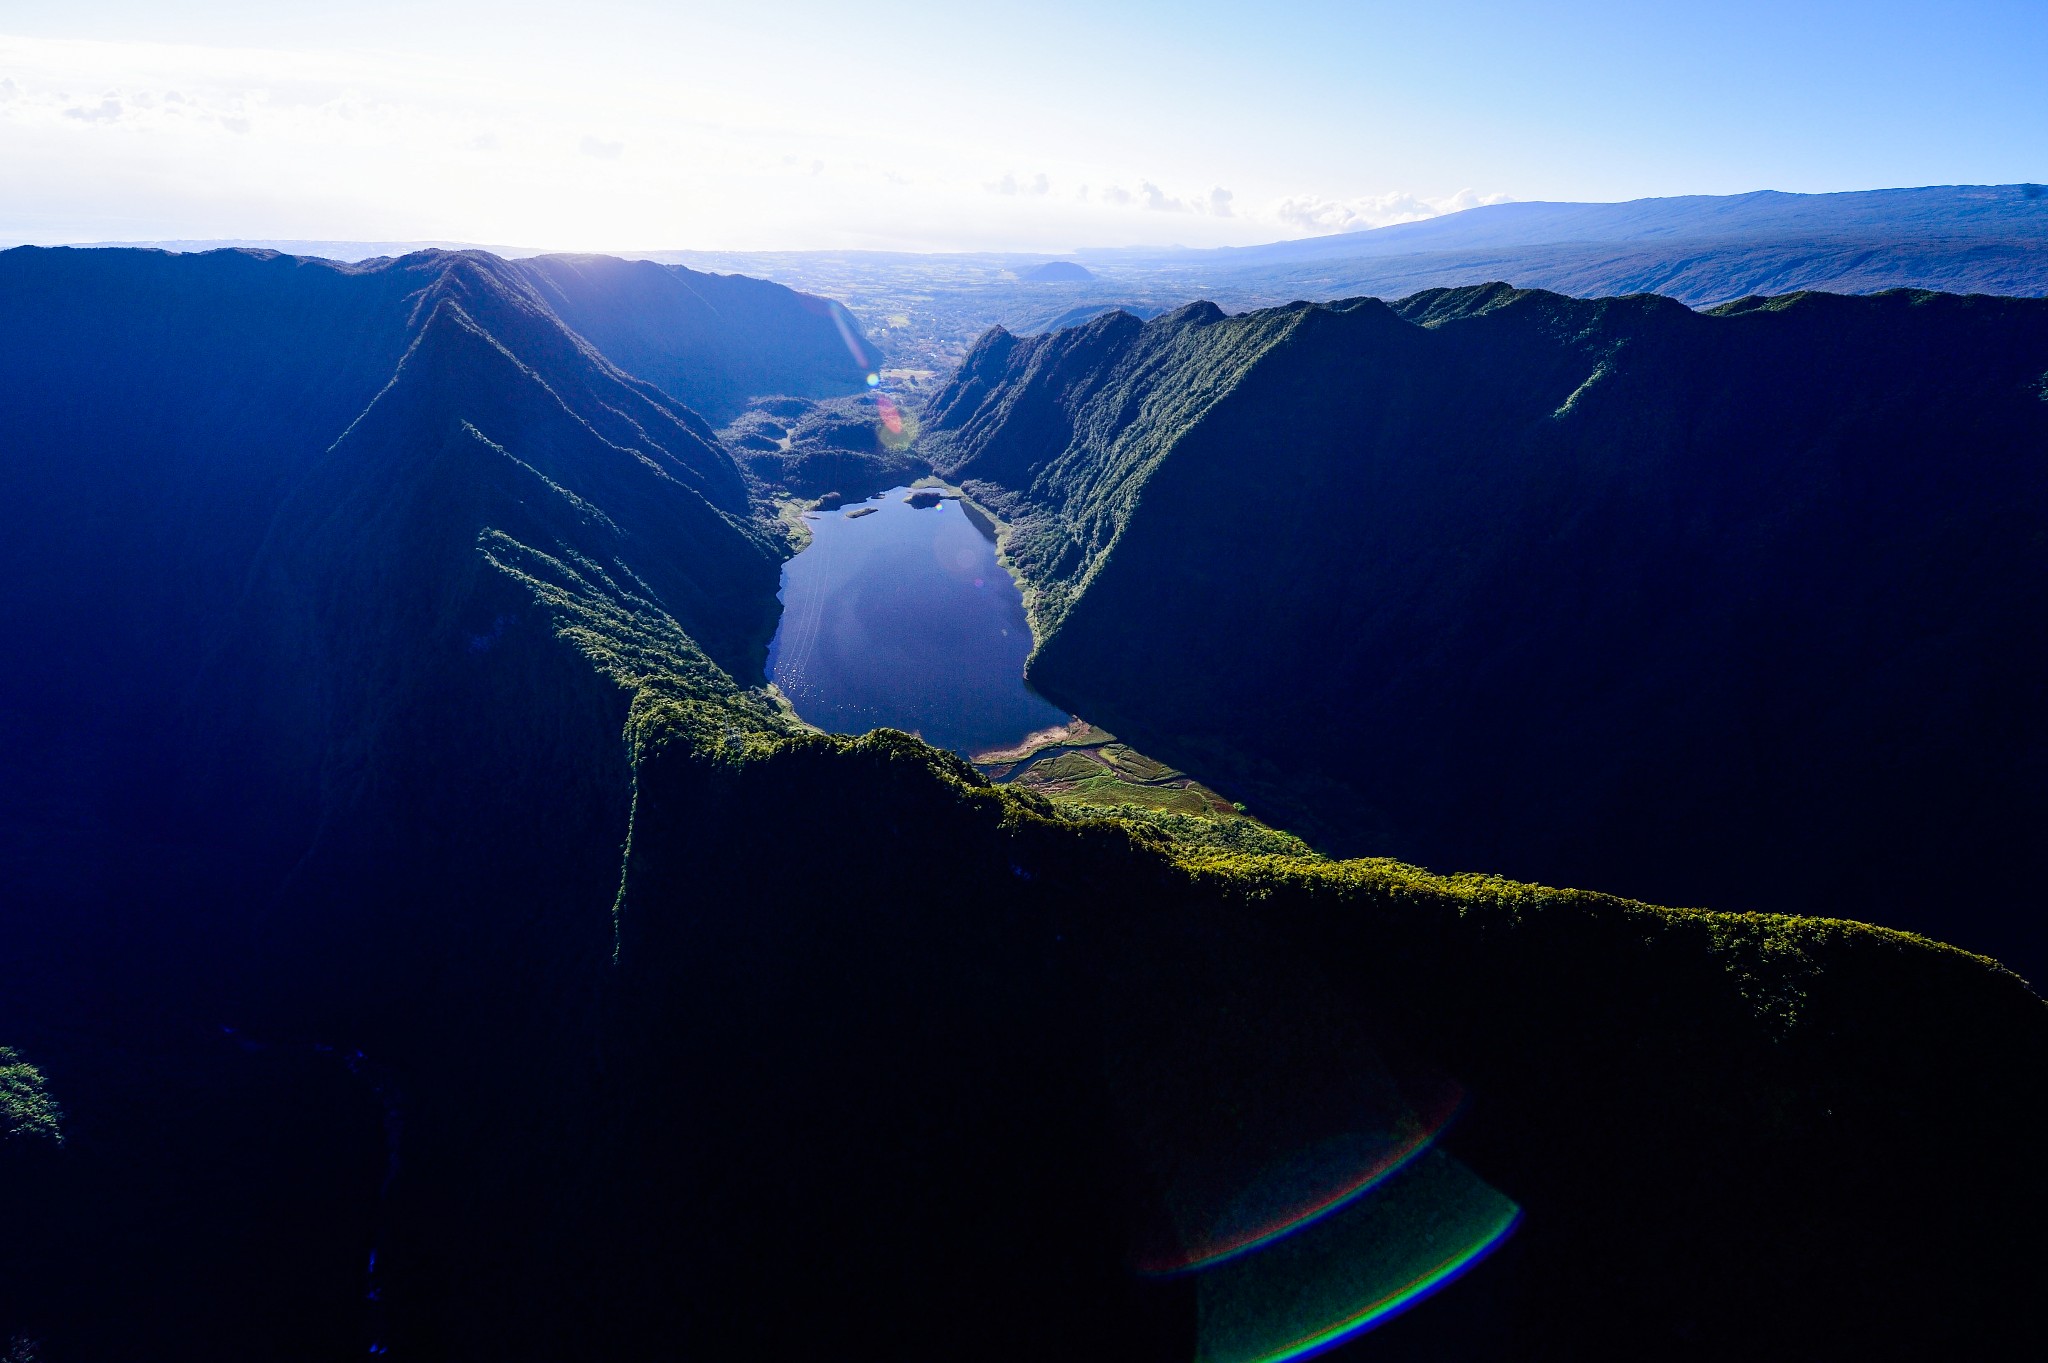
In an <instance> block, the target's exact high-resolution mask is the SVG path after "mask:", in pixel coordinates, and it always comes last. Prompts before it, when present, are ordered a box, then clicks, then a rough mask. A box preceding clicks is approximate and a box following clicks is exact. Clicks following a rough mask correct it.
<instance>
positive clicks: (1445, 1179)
mask: <svg viewBox="0 0 2048 1363" xmlns="http://www.w3.org/2000/svg"><path fill="white" fill-rule="evenodd" d="M1521 1215H1522V1214H1521V1209H1520V1208H1519V1207H1517V1206H1516V1205H1515V1204H1514V1203H1513V1202H1511V1201H1509V1200H1508V1199H1507V1198H1506V1197H1503V1196H1502V1195H1501V1194H1500V1193H1499V1192H1497V1191H1495V1190H1494V1189H1493V1188H1492V1187H1490V1186H1489V1185H1488V1184H1486V1183H1485V1182H1484V1181H1483V1180H1481V1179H1480V1178H1479V1177H1478V1176H1477V1175H1476V1174H1474V1173H1473V1172H1472V1171H1471V1170H1469V1169H1467V1168H1466V1167H1465V1166H1464V1165H1462V1164H1460V1163H1459V1162H1458V1161H1457V1160H1455V1159H1453V1158H1451V1157H1450V1156H1449V1155H1447V1154H1445V1153H1444V1152H1443V1151H1441V1150H1438V1149H1434V1148H1432V1149H1429V1150H1426V1151H1424V1152H1423V1153H1422V1154H1421V1155H1420V1156H1419V1157H1417V1158H1415V1159H1413V1160H1411V1161H1410V1162H1409V1163H1408V1164H1406V1165H1404V1166H1403V1167H1402V1168H1401V1169H1400V1170H1398V1171H1396V1172H1395V1173H1394V1174H1392V1175H1390V1176H1389V1177H1387V1178H1386V1179H1385V1180H1384V1181H1383V1182H1382V1183H1380V1184H1379V1185H1378V1186H1377V1187H1376V1188H1375V1189H1374V1190H1373V1191H1372V1193H1371V1195H1370V1196H1366V1197H1360V1198H1354V1199H1352V1200H1351V1201H1350V1202H1348V1203H1346V1204H1345V1205H1344V1206H1343V1207H1341V1208H1340V1209H1339V1210H1337V1211H1336V1212H1335V1213H1334V1214H1332V1215H1328V1216H1325V1217H1322V1218H1320V1219H1318V1220H1317V1221H1316V1222H1315V1223H1314V1224H1313V1225H1311V1226H1310V1227H1308V1228H1306V1229H1305V1230H1303V1232H1302V1233H1301V1234H1300V1235H1298V1236H1293V1237H1290V1238H1288V1239H1285V1240H1282V1241H1279V1242H1278V1243H1276V1244H1270V1245H1268V1246H1265V1247H1264V1248H1262V1249H1261V1251H1260V1252H1259V1253H1256V1254H1247V1255H1243V1256H1241V1257H1237V1258H1234V1259H1232V1260H1231V1261H1229V1262H1227V1263H1222V1264H1218V1265H1216V1266H1215V1267H1212V1268H1210V1269H1208V1270H1207V1271H1205V1272H1204V1273H1203V1274H1202V1275H1201V1277H1200V1278H1198V1279H1197V1280H1196V1281H1197V1294H1198V1295H1197V1306H1196V1312H1197V1318H1198V1325H1197V1335H1196V1339H1197V1345H1196V1363H1287V1361H1288V1360H1292V1359H1297V1358H1307V1357H1309V1356H1310V1355H1312V1354H1317V1353H1321V1352H1323V1351H1324V1350H1326V1349H1331V1348H1335V1347H1336V1346H1337V1345H1339V1344H1342V1343H1344V1342H1345V1341H1346V1340H1349V1339H1352V1338H1354V1337H1356V1336H1358V1335H1360V1334H1363V1333H1364V1332H1366V1331H1367V1330H1370V1329H1372V1328H1374V1327H1375V1326H1378V1325H1382V1324H1385V1323H1386V1322H1387V1321H1389V1320H1391V1319H1393V1318H1394V1317H1395V1316H1397V1315H1400V1314H1401V1313H1402V1312H1403V1311H1407V1310H1409V1309H1411V1308H1413V1307H1415V1306H1418V1305H1420V1304H1421V1303H1422V1302H1424V1301H1427V1300H1428V1299H1429V1298H1430V1297H1432V1296H1434V1295H1435V1294H1436V1293H1438V1292H1441V1291H1442V1290H1443V1289H1444V1288H1446V1287H1448V1286H1449V1285H1450V1284H1451V1283H1453V1282H1455V1281H1457V1280H1458V1279H1459V1278H1461V1277H1463V1276H1464V1275H1465V1274H1467V1273H1469V1272H1471V1270H1472V1269H1473V1268H1475V1267H1476V1266H1478V1265H1479V1264H1480V1263H1481V1262H1482V1261H1483V1260H1485V1259H1486V1257H1487V1256H1488V1255H1490V1254H1492V1253H1493V1251H1494V1250H1496V1249H1498V1248H1499V1247H1500V1246H1501V1245H1502V1244H1504V1243H1505V1242H1506V1241H1507V1239H1508V1237H1509V1236H1510V1235H1512V1234H1513V1233H1514V1231H1515V1228H1516V1226H1518V1225H1519V1224H1520V1223H1521Z"/></svg>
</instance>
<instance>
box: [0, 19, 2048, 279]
mask: <svg viewBox="0 0 2048 1363" xmlns="http://www.w3.org/2000/svg"><path fill="white" fill-rule="evenodd" d="M2044 71H2048V3H2044V0H2032V2H2031V3H1949V4H1883V3H1875V4H1873V3H1865V4H1855V5H1851V4H1834V3H1827V4H1812V3H1807V4H1802V3H1797V2H1796V0H1782V2H1781V3H1776V4H1747V3H1739V4H1720V5H1712V4H1704V3H1702V4H1694V5H1683V6H1680V5H1662V4H1649V3H1644V4H1627V5H1624V4H1602V3H1593V4H1573V5H1539V4H1484V3H1436V4H1427V5H1424V4H1403V5H1393V4H1375V3H1352V4H1323V3H1301V4H1264V5H1252V4H1238V5H1224V4H1208V3H1202V2H1201V0H1191V2H1190V3H1184V4H1178V5H1166V4H1123V5H1118V4H1113V3H1106V2H1105V3H1098V4H1093V5H1081V4H1048V5H1035V6H1029V7H1023V6H1020V7H1016V8H1009V9H1001V8H997V7H988V6H968V5H961V4H957V3H956V4H946V5H939V4H930V3H897V2H895V0H878V2H877V3H867V4H861V5H851V4H819V3H791V4H772V3H754V4H745V5H743V4H739V3H725V4H716V5H707V4H694V3H674V2H671V3H651V2H649V0H589V2H588V3H583V4H578V5H565V4H547V5H542V4H530V3H526V0H503V2H501V3H496V4H476V3H467V2H466V0H448V2H447V3H435V2H434V0H415V3H411V4H396V3H387V0H370V2H369V3H362V4H356V5H349V6H337V5H332V4H328V5H295V4H292V3H289V2H288V0H271V3H268V4H249V3H242V2H241V0H214V3H178V0H154V3H147V4H144V3H130V2H129V0H65V3H62V4H52V3H20V2H19V0H0V185H4V186H5V190H4V192H0V239H5V240H13V241H24V240H26V241H62V240H98V239H156V238H168V237H279V236H288V237H316V238H335V237H343V238H416V237H429V238H454V239H462V240H471V241H487V242H500V243H507V244H522V245H538V246H551V247H564V248H583V249H626V248H637V249H653V248H661V247H721V248H741V249H745V248H826V247H881V248H892V247H893V248H904V249H926V250H931V249H937V250H945V249H958V250H976V249H1023V250H1048V251H1059V250H1066V249H1071V248H1073V247H1076V246H1104V245H1126V244H1132V245H1135V244H1152V245H1163V244H1171V243H1185V244H1188V245H1213V244H1221V243H1225V242H1254V241H1266V240H1274V239H1278V238H1282V237H1290V236H1301V235H1309V234H1313V233H1317V232H1324V231H1334V230H1339V229H1345V228H1355V227H1363V226H1372V225H1377V224H1379V223H1383V222H1389V221H1399V220H1403V219H1406V218H1412V217H1416V216H1422V215H1426V214H1428V213H1431V212H1435V211H1440V210H1442V209H1445V208H1455V207H1458V206H1462V205H1467V204H1471V203H1477V202H1486V201H1490V200H1496V199H1500V198H1515V199H1603V200H1604V199H1626V198H1635V197H1641V196H1645V195H1662V194H1681V193H1735V192H1740V191H1744V190H1750V189H1763V188H1769V189H1787V190H1810V191H1822V190H1839V189H1863V188H1877V187H1884V186H1894V185H1916V184H1940V183H1958V182H1964V183H1985V182H2009V181H2014V180H2048V80H2044V79H2043V75H2042V73H2043V72H2044Z"/></svg>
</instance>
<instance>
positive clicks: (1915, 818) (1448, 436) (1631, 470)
mask: <svg viewBox="0 0 2048 1363" xmlns="http://www.w3.org/2000/svg"><path fill="white" fill-rule="evenodd" d="M2044 383H2048V304H2042V303H2035V302H2027V301H2018V300H2008V299H1991V298H1956V297H1946V296H1936V295H1925V294H1904V293H1899V294H1888V295H1883V296H1880V297H1875V298H1867V299H1850V298H1843V297H1836V296H1829V295H1805V296H1799V297H1792V298H1784V299H1775V300H1768V301H1752V302H1747V303H1743V304H1740V305H1731V306H1730V307H1728V308H1725V309H1722V310H1720V311H1718V312H1716V313H1713V314H1699V313H1694V312H1691V311H1689V310H1687V309H1685V308H1683V307H1681V306H1679V305H1677V304H1675V303H1672V302H1669V301H1668V300H1664V299H1658V298H1651V297H1640V298H1627V299H1610V300H1600V301H1592V302H1581V301H1575V300H1569V299H1565V298H1560V297H1558V296H1556V295H1549V294H1540V293H1518V292H1516V291H1513V290H1510V289H1507V288H1505V287H1504V286H1492V287H1488V288H1480V289H1470V290H1459V291H1452V292H1440V293H1432V294H1422V295H1417V296H1415V297H1413V298H1410V299H1407V300H1405V301H1404V302H1402V303H1400V304H1398V305H1395V306H1388V305H1386V304H1383V303H1379V302H1376V301H1373V300H1358V301H1353V302H1349V303H1341V304H1333V305H1330V306H1327V307H1323V306H1308V305H1298V306H1295V307H1291V308H1283V309H1275V310H1272V311H1268V312H1263V313H1254V314H1250V315H1247V316H1242V317H1224V316H1223V315H1222V314H1220V313H1219V312H1218V311H1217V310H1215V309H1214V308H1212V307H1208V306H1206V305H1194V306H1190V307H1188V308H1184V309H1182V310H1181V311H1179V312H1177V313H1174V314H1172V315H1170V316H1168V317H1164V318H1161V319H1158V320H1156V321H1154V322H1151V323H1148V324H1144V325H1142V326H1141V325H1140V324H1139V323H1138V322H1136V321H1135V320H1134V319H1132V318H1129V317H1127V316H1115V315H1112V316H1109V317H1106V318H1103V319H1100V320H1098V321H1096V322H1094V323H1091V324H1089V325H1088V326H1086V327H1083V328H1079V329H1077V330H1073V331H1068V332H1063V333H1059V334H1057V335H1052V336H1046V337H1041V338H1033V339H1028V340H1018V339H1016V338H1013V337H1011V336H1008V335H1006V334H1003V333H1000V332H996V333H991V334H990V335H989V336H988V337H986V338H984V340H983V341H982V343H981V344H980V345H979V346H978V347H977V348H976V351H975V353H974V354H973V355H972V356H970V357H969V360H968V362H967V363H966V364H965V365H964V366H963V367H962V370H961V372H960V374H959V376H958V377H957V378H956V380H955V381H954V383H953V385H952V386H951V387H950V388H948V389H947V390H945V391H944V392H941V393H940V394H938V395H937V396H936V397H935V398H934V400H933V402H932V404H931V406H930V409H929V411H928V413H927V430H928V432H933V433H935V434H932V435H928V437H927V441H926V450H925V452H926V453H927V455H928V457H930V458H931V459H932V460H933V462H934V464H935V465H936V466H937V467H938V468H939V469H940V470H941V471H942V472H945V473H947V474H948V475H949V476H952V477H955V478H957V479H960V480H963V481H964V482H965V483H966V485H967V486H968V487H969V488H971V489H973V490H974V491H976V492H977V493H979V494H980V495H982V496H984V497H986V498H987V499H988V500H989V501H990V502H991V504H992V505H994V506H996V507H998V508H1000V509H1002V510H1003V511H1004V512H1006V513H1007V514H1008V515H1010V516H1011V517H1012V518H1013V520H1014V522H1015V527H1014V530H1013V533H1012V535H1011V538H1010V540H1009V544H1008V548H1009V552H1010V554H1011V556H1012V557H1013V559H1014V560H1015V562H1016V563H1017V565H1018V566H1019V568H1020V569H1021V570H1022V572H1023V573H1024V575H1025V577H1026V579H1027V580H1028V581H1029V583H1030V584H1031V586H1032V587H1033V589H1034V591H1035V599H1034V601H1033V606H1032V608H1033V611H1034V615H1035V619H1036V623H1037V624H1038V626H1039V629H1040V639H1041V642H1040V646H1039V649H1038V652H1037V654H1036V655H1035V657H1034V659H1033V662H1032V665H1031V676H1032V678H1033V681H1034V683H1035V684H1037V685H1038V686H1040V687H1041V688H1042V689H1044V690H1045V691H1046V692H1047V694H1049V695H1050V696H1053V697H1055V698H1057V699H1058V700H1060V701H1061V702H1062V703H1065V704H1067V705H1069V706H1070V707H1072V708H1074V709H1076V710H1077V711H1079V712H1081V713H1085V714H1087V715H1089V716H1090V717H1091V718H1094V719H1096V720H1098V721H1099V722H1101V723H1103V724H1105V725H1108V726H1110V727H1111V728H1113V729H1115V730H1116V732H1118V733H1120V734H1125V735H1127V736H1129V737H1130V738H1131V740H1132V741H1133V742H1136V743H1138V744H1140V745H1142V746H1144V747H1145V749H1146V751H1150V752H1157V753H1159V754H1160V755H1161V756H1162V758H1165V759H1166V760H1170V761H1174V762H1176V763H1178V764H1180V765H1183V766H1186V767H1188V768H1190V769H1191V770H1194V771H1196V772H1199V773H1201V774H1202V775H1203V776H1204V779H1210V778H1212V777H1213V778H1215V779H1216V780H1219V781H1222V782H1225V783H1228V784H1230V785H1234V786H1235V787H1236V788H1237V789H1238V790H1239V791H1241V792H1243V795H1244V797H1245V798H1248V799H1252V800H1254V801H1255V802H1258V803H1260V804H1261V805H1262V806H1263V807H1264V808H1266V809H1267V810H1268V811H1270V812H1271V813H1273V814H1275V815H1276V816H1278V817H1280V818H1283V819H1285V820H1288V821H1290V822H1292V823H1293V824H1294V825H1295V826H1297V827H1299V828H1301V829H1303V830H1306V831H1309V832H1311V833H1313V834H1314V835H1315V836H1316V837H1317V838H1318V839H1320V840H1321V841H1322V843H1323V844H1324V845H1325V846H1327V847H1330V848H1332V849H1333V850H1339V851H1344V852H1350V853H1360V852H1377V853H1386V854H1395V855H1400V856H1403V857H1406V858H1411V859H1414V860H1418V861H1421V862H1425V863H1427V864H1431V865H1437V866H1457V867H1466V866H1481V867H1487V868H1491V869H1497V870H1500V871H1503V872H1506V873H1509V874H1514V875H1521V876H1528V877H1534V878H1540V879H1543V880H1545V881H1548V882H1551V883H1568V884H1580V885H1597V886H1601V887H1605V888H1612V889H1615V890H1618V891H1623V892H1629V893H1635V894H1641V895H1644V896H1647V897H1653V898H1656V899H1659V900H1662V901H1665V902H1679V903H1709V904H1715V905H1722V906H1729V907H1755V908H1761V909H1771V910H1779V911H1800V912H1825V913H1831V914H1840V915H1845V916H1850V917H1856V918H1862V919H1867V920H1875V921H1880V922H1891V923H1896V924H1901V925H1906V926H1911V927H1914V928H1916V929H1920V930H1924V931H1931V932H1935V933H1937V934H1939V935H1942V936H1945V937H1948V938H1950V939H1952V940H1957V941H1960V942H1963V943H1965V944H1967V945H1970V946H1973V947H1976V948H1979V949H1983V950H1987V951H1993V952H1996V953H1999V954H2001V955H2003V956H2005V957H2006V958H2007V959H2009V960H2012V961H2014V962H2015V963H2016V964H2020V965H2022V966H2024V967H2025V968H2026V969H2028V970H2030V971H2035V972H2038V971H2039V970H2040V969H2041V968H2042V966H2043V965H2044V964H2048V938H2044V935H2043V927H2044V925H2043V922H2042V914H2041V911H2040V905H2039V903H2038V896H2037V895H2036V894H2035V893H2034V892H2033V890H2034V876H2035V871H2034V867H2035V866H2036V864H2037V863H2038V861H2039V859H2040V857H2041V855H2042V851H2043V848H2042V843H2041V829H2042V827H2043V826H2044V817H2048V728H2044V724H2043V721H2042V718H2041V715H2040V712H2039V707H2038V706H2037V705H2036V704H2035V703H2034V697H2036V696H2038V695H2039V693H2040V688H2041V685H2042V683H2043V681H2044V679H2048V644H2044V640H2043V635H2042V633H2041V631H2040V630H2039V628H2038V627H2037V626H2038V622H2039V621H2040V620H2041V619H2043V618H2044V609H2048V558H2044V552H2048V551H2044V546H2043V541H2042V538H2041V535H2040V530H2039V527H2040V525H2041V524H2042V523H2043V518H2044V516H2048V464H2044V463H2043V462H2042V459H2041V451H2042V449H2043V448H2048V401H2044V392H2048V389H2044Z"/></svg>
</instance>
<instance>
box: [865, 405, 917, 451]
mask: <svg viewBox="0 0 2048 1363" xmlns="http://www.w3.org/2000/svg"><path fill="white" fill-rule="evenodd" d="M875 411H876V413H877V419H876V422H875V436H876V438H877V439H879V440H880V441H881V442H882V446H883V448H885V449H889V450H907V449H909V448H910V444H911V442H912V441H914V440H916V439H917V418H916V417H914V416H912V415H911V414H910V413H908V412H906V411H904V410H903V407H902V405H901V404H900V403H898V402H897V401H896V399H894V398H892V397H890V396H889V395H888V394H887V393H876V394H875Z"/></svg>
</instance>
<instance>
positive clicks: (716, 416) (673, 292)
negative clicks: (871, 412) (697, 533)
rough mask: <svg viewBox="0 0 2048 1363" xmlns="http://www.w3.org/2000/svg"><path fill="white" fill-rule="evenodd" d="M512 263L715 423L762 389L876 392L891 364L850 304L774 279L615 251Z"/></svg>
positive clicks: (629, 366)
mask: <svg viewBox="0 0 2048 1363" xmlns="http://www.w3.org/2000/svg"><path fill="white" fill-rule="evenodd" d="M512 268H513V269H515V270H516V271H518V272H519V273H520V274H521V275H522V276H524V277H525V278H526V279H527V280H529V281H531V283H532V284H533V287H534V289H535V290H536V291H537V292H538V293H539V294H540V296H541V297H542V298H544V299H546V300H547V303H548V306H549V307H550V308H552V309H553V310H554V312H555V314H556V315H557V316H558V317H560V318H561V319H562V320H563V321H564V322H566V323H568V324H569V325H570V326H571V327H573V328H574V329H575V330H576V331H577V332H578V333H579V334H581V335H582V336H584V337H585V338H587V339H588V340H589V341H590V342H591V344H593V345H595V346H596V347H597V348H598V349H600V350H602V351H603V352H604V353H605V356H606V358H608V359H610V360H611V361H612V362H613V363H614V364H616V365H618V366H619V367H620V368H622V369H624V370H626V371H627V372H629V373H632V374H637V375H638V376H639V377H641V378H643V379H646V380H647V381H648V382H649V383H652V384H654V385H655V386H656V387H658V388H660V389H661V390H662V391H664V392H667V393H671V394H673V395H674V396H675V397H676V398H677V400H679V401H681V402H683V403H684V404H686V405H687V406H689V407H690V408H691V409H692V410H693V411H696V412H699V413H701V414H703V416H704V417H705V419H706V420H708V421H710V422H711V423H713V424H714V425H717V424H720V423H722V422H725V421H727V420H729V419H731V418H732V417H734V416H736V415H738V414H739V412H740V410H741V409H742V408H743V407H744V406H745V405H746V402H747V399H748V398H751V397H763V396H769V395H776V394H784V395H788V396H791V397H801V398H828V397H839V396H843V395H845V394H849V393H859V392H865V391H866V390H867V376H868V375H869V374H871V373H873V372H875V370H877V369H878V368H880V366H881V363H882V359H881V354H880V352H879V351H877V350H876V349H875V348H874V346H873V345H872V344H870V343H869V342H868V340H867V338H866V337H864V336H863V335H861V332H860V325H859V324H858V323H857V322H855V321H854V320H853V318H852V316H851V315H850V314H849V313H848V312H847V311H846V309H845V308H844V307H842V306H840V305H839V304H838V303H835V302H832V301H831V300H829V299H825V298H817V297H814V296H812V295H811V294H807V293H798V292H795V291H794V290H791V289H787V288H784V287H783V286H782V285H780V284H770V283H769V282H767V281H766V280H762V279H749V278H747V277H746V276H744V275H733V274H705V273H702V272H700V271H697V270H692V269H688V268H686V267H684V266H681V265H657V264H655V263H653V262H651V261H645V260H632V261H627V260H617V259H614V258H613V257H611V256H571V255H551V256H538V257H535V258H533V259H530V260H522V261H519V262H517V263H516V264H515V265H513V267H512Z"/></svg>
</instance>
